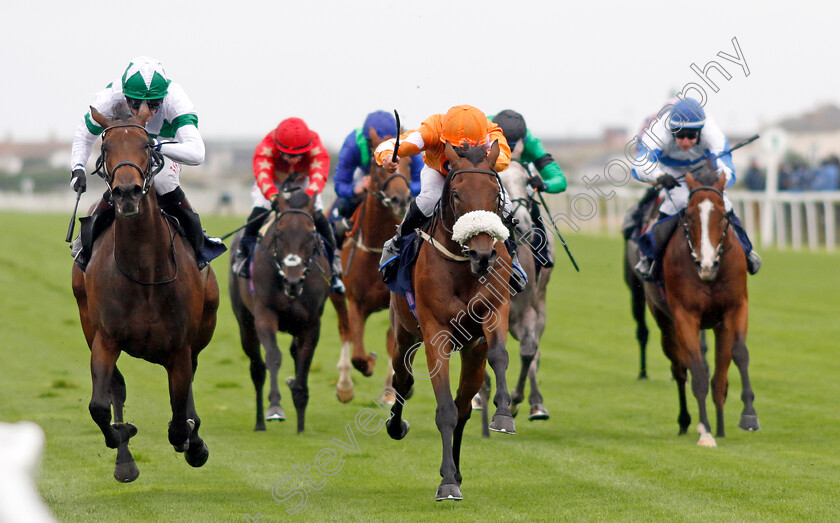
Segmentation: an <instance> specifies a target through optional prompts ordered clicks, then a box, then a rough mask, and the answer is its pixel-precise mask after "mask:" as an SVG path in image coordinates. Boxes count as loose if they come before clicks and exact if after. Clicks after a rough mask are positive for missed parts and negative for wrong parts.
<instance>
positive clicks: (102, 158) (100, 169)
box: [93, 123, 163, 196]
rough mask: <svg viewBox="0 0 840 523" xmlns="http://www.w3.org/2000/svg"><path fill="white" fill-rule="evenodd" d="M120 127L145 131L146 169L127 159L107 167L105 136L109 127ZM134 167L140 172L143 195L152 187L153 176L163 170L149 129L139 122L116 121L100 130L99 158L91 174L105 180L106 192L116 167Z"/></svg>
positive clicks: (160, 157)
mask: <svg viewBox="0 0 840 523" xmlns="http://www.w3.org/2000/svg"><path fill="white" fill-rule="evenodd" d="M120 127H136V128H138V129H142V130H143V132H144V133H146V139H147V142H148V143H147V144H146V148H147V149H148V151H149V161H148V162H147V163H146V169H145V170H144V169H142V168H141V167H140V166H139V165H137V164H136V163H134V162H129V161H122V162H119V163H118V164H117V165H115V166H114V168H113V169H111V170H109V169H108V162H107V152H108V149H107V147H106V144H105V139H106V137H107V133H108V131H110V130H111V129H118V128H120ZM125 165H127V166H129V167H134V168H135V169H137V172H139V173H140V176H141V177H142V178H143V187H142V195H143V196H145V195H146V194H147V193H148V192H149V189H151V187H152V183H153V181H154V177H155V175H156V174H158V173H159V172H160V171H161V170H163V155H162V154H161V153H160V151H157V150H155V148H154V147H153V143H152V139H151V137H150V136H149V131H147V130H146V128H145V127H143V126H142V125H140V124H136V123H118V124H115V125H112V126H110V127H106V128H105V130H104V131H102V145H101V147H100V153H99V158H97V159H96V170H94V171H93V174H96V175H98V176H99V177H100V178H102V179H103V180H105V183H106V184H107V186H108V192H111V191H112V189H111V184H112V183H113V181H114V172H116V170H117V169H119V168H120V167H123V166H125Z"/></svg>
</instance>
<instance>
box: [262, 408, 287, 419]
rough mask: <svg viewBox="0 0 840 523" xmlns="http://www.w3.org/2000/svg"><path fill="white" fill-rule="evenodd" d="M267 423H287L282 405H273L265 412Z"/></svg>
mask: <svg viewBox="0 0 840 523" xmlns="http://www.w3.org/2000/svg"><path fill="white" fill-rule="evenodd" d="M265 420H266V421H286V413H285V412H284V411H283V407H281V406H280V405H272V406H271V407H269V408H268V410H267V411H265Z"/></svg>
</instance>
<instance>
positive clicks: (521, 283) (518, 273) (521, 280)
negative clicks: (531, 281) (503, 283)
mask: <svg viewBox="0 0 840 523" xmlns="http://www.w3.org/2000/svg"><path fill="white" fill-rule="evenodd" d="M511 266H512V267H513V269H514V270H512V271H510V288H511V290H512V291H513V292H515V293H516V294H519V293H520V292H522V291H524V290H525V286H526V285H528V276H527V275H526V274H525V271H524V270H522V267H520V266H519V264H518V263H512V264H511Z"/></svg>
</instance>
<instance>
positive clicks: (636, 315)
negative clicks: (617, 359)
mask: <svg viewBox="0 0 840 523" xmlns="http://www.w3.org/2000/svg"><path fill="white" fill-rule="evenodd" d="M629 285H630V294H631V306H632V310H633V319H634V320H636V340H638V342H639V379H640V380H643V379H647V377H648V375H647V359H646V351H647V342H648V336H649V334H650V331H649V330H648V327H647V322H646V321H645V308H646V307H645V289H644V286H642V285H641V284H640V283H639V282H638V281H634V282H633V283H630V284H629Z"/></svg>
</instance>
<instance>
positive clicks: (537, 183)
mask: <svg viewBox="0 0 840 523" xmlns="http://www.w3.org/2000/svg"><path fill="white" fill-rule="evenodd" d="M528 185H530V186H531V187H533V188H534V190H535V191H540V192H542V191H545V190H546V189H548V187H547V186H546V185H545V181H543V179H542V176H539V175H537V176H531V177H530V178H528Z"/></svg>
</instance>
